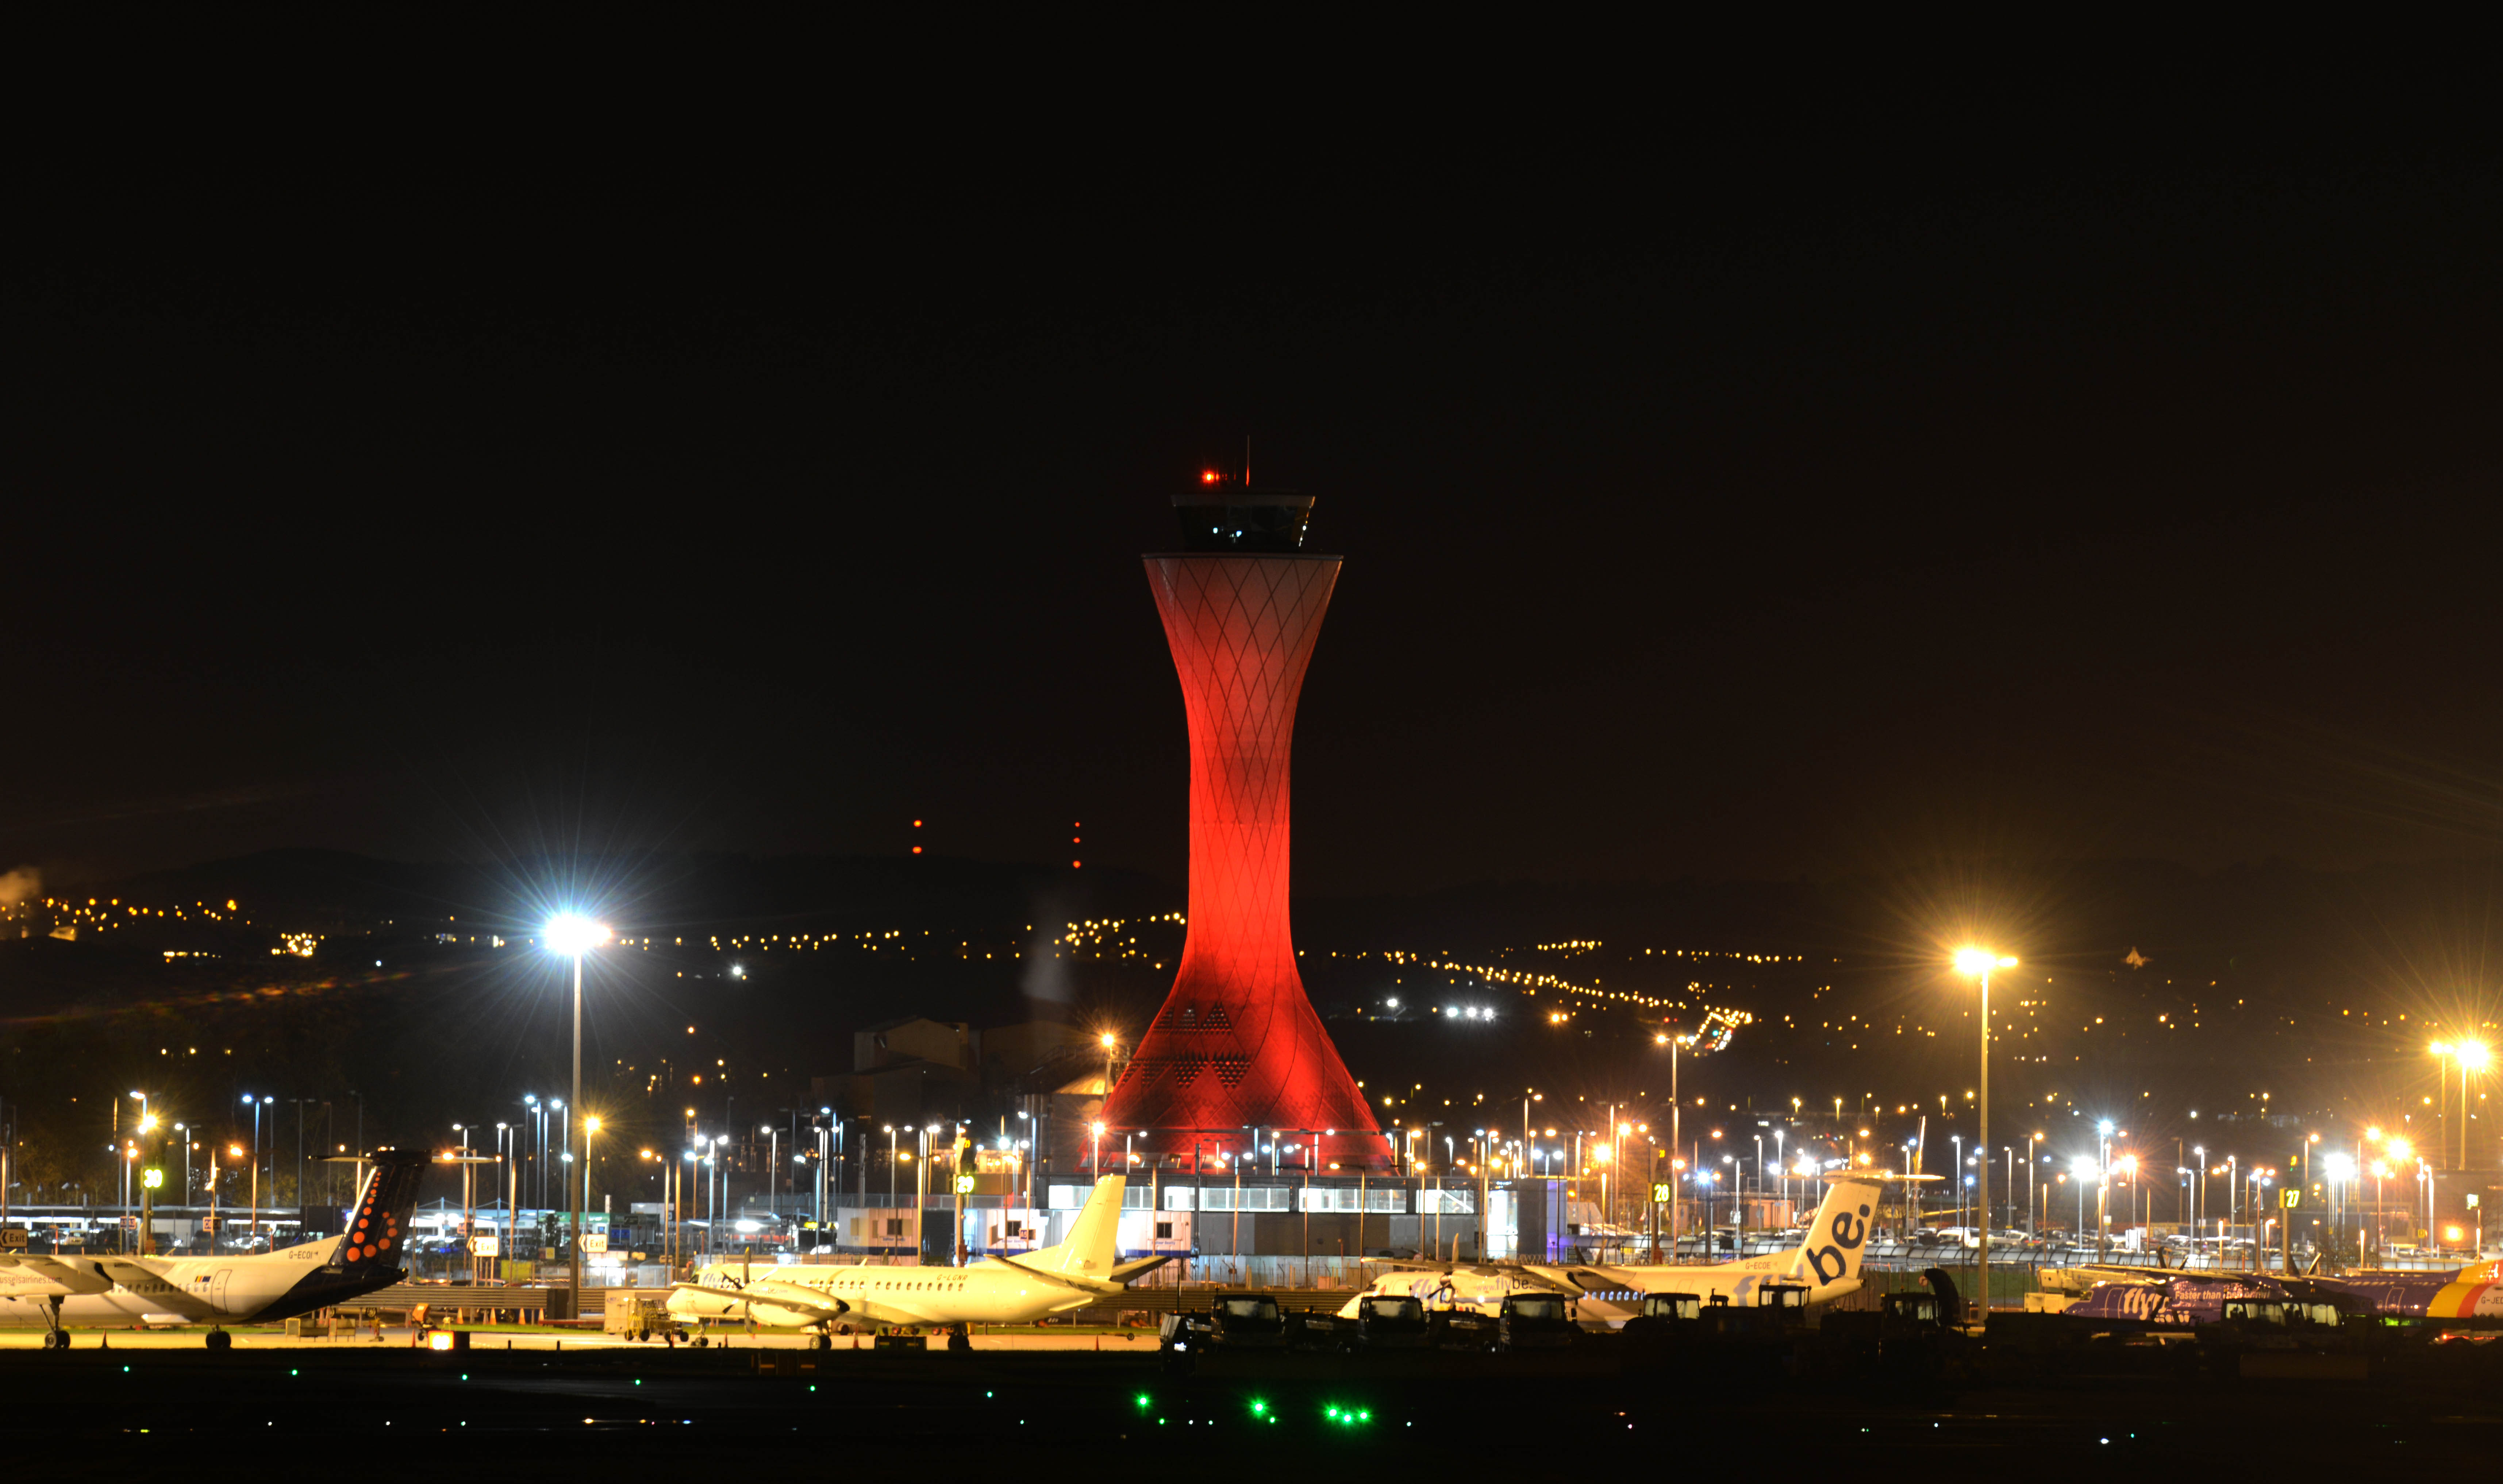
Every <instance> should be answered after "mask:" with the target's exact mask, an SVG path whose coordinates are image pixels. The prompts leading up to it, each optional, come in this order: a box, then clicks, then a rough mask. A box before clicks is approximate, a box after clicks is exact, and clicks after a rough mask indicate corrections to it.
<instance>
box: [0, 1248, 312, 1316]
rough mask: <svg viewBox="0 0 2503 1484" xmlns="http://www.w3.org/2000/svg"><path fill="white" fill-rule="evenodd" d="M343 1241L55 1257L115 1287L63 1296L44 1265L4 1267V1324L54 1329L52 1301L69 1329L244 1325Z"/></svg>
mask: <svg viewBox="0 0 2503 1484" xmlns="http://www.w3.org/2000/svg"><path fill="white" fill-rule="evenodd" d="M340 1240H341V1239H340V1238H338V1237H335V1236H326V1237H322V1238H320V1239H318V1240H315V1241H310V1242H306V1243H304V1244H303V1245H302V1246H300V1247H290V1248H287V1249H286V1250H285V1251H282V1252H271V1253H261V1254H256V1255H253V1256H249V1257H209V1258H149V1259H147V1260H146V1261H145V1263H144V1264H143V1263H141V1262H137V1261H134V1260H132V1259H130V1258H127V1257H120V1256H97V1257H84V1256H71V1257H61V1258H56V1259H53V1260H52V1261H53V1262H55V1263H58V1264H60V1265H64V1266H67V1267H69V1268H71V1269H73V1270H74V1271H75V1272H76V1273H77V1274H79V1275H80V1276H81V1277H82V1278H83V1279H85V1280H86V1281H88V1282H91V1283H93V1284H95V1285H98V1286H102V1285H105V1284H110V1285H111V1286H110V1287H103V1288H102V1291H101V1292H96V1293H72V1294H62V1293H61V1292H60V1285H59V1284H58V1283H57V1281H56V1280H54V1279H52V1278H51V1277H49V1276H48V1275H47V1274H46V1273H45V1272H44V1271H42V1270H41V1269H38V1268H35V1267H31V1266H24V1265H0V1326H5V1327H7V1328H11V1329H47V1328H50V1327H51V1323H52V1317H51V1305H52V1300H53V1299H54V1298H58V1299H59V1300H60V1311H59V1320H60V1323H61V1324H63V1325H66V1326H80V1325H128V1324H242V1323H246V1322H248V1321H250V1320H251V1319H252V1318H253V1317H254V1316H255V1315H257V1314H259V1313H261V1312H262V1311H263V1310H265V1309H268V1308H270V1307H271V1306H272V1305H274V1304H276V1303H278V1302H279V1300H280V1299H284V1298H286V1297H287V1296H288V1295H289V1294H290V1293H291V1292H293V1291H294V1290H295V1288H296V1287H297V1286H298V1285H299V1284H301V1283H303V1282H304V1280H305V1278H306V1276H307V1275H308V1274H310V1273H312V1272H313V1271H314V1270H315V1269H317V1268H319V1267H321V1266H322V1265H324V1264H325V1263H327V1262H328V1261H329V1260H330V1254H331V1253H332V1251H334V1250H335V1249H336V1248H337V1247H338V1245H339V1242H340Z"/></svg>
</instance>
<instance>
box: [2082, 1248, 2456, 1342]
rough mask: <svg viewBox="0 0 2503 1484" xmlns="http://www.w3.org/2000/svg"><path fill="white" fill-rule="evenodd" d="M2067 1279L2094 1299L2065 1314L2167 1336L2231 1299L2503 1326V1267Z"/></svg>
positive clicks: (2105, 1274) (2101, 1273) (2219, 1310)
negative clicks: (2141, 1327) (2163, 1332)
mask: <svg viewBox="0 0 2503 1484" xmlns="http://www.w3.org/2000/svg"><path fill="white" fill-rule="evenodd" d="M2062 1276H2063V1277H2064V1278H2065V1280H2066V1282H2067V1284H2068V1285H2069V1286H2070V1287H2071V1289H2072V1291H2073V1292H2074V1288H2075V1287H2076V1286H2078V1285H2080V1284H2082V1285H2085V1287H2086V1292H2085V1294H2084V1295H2083V1296H2082V1297H2079V1298H2077V1299H2074V1301H2071V1302H2067V1303H2063V1304H2061V1305H2060V1306H2059V1312H2061V1313H2064V1314H2070V1315H2074V1316H2075V1317H2077V1318H2079V1319H2114V1320H2128V1321H2132V1322H2135V1323H2139V1324H2146V1325H2152V1326H2157V1327H2159V1328H2160V1327H2179V1328H2187V1327H2191V1326H2196V1325H2203V1324H2213V1323H2215V1322H2216V1321H2217V1320H2218V1319H2220V1318H2222V1317H2223V1315H2224V1308H2225V1300H2226V1299H2274V1300H2278V1301H2280V1302H2284V1303H2289V1304H2297V1305H2303V1306H2307V1307H2310V1306H2317V1307H2319V1308H2321V1309H2323V1310H2326V1311H2327V1312H2329V1313H2331V1314H2333V1315H2334V1314H2341V1313H2346V1314H2378V1315H2384V1316H2391V1317H2404V1318H2415V1319H2468V1320H2483V1321H2486V1322H2487V1323H2488V1324H2491V1323H2492V1322H2494V1321H2496V1320H2503V1261H2488V1262H2484V1263H2472V1264H2469V1265H2467V1266H2465V1267H2459V1268H2454V1269H2452V1270H2449V1271H2444V1270H2439V1269H2437V1270H2433V1271H2427V1272H2406V1271H2385V1270H2371V1271H2365V1272H2357V1273H2348V1274H2344V1275H2341V1276H2337V1277H2304V1276H2296V1275H2292V1274H2280V1273H2263V1272H2251V1273H2236V1272H2182V1271H2180V1270H2178V1269H2157V1270H2153V1271H2150V1270H2148V1269H2145V1268H2120V1267H2091V1266H2089V1267H2074V1268H2070V1269H2068V1270H2067V1272H2066V1273H2064V1274H2063V1275H2062Z"/></svg>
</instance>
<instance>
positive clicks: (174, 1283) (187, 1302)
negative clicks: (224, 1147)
mask: <svg viewBox="0 0 2503 1484" xmlns="http://www.w3.org/2000/svg"><path fill="white" fill-rule="evenodd" d="M373 1158H374V1172H373V1175H372V1177H371V1178H369V1179H368V1180H367V1181H366V1182H365V1193H364V1197H363V1198H361V1199H360V1200H359V1201H358V1202H357V1208H356V1214H355V1215H353V1216H351V1217H350V1218H349V1219H348V1230H347V1231H345V1232H344V1233H342V1234H340V1235H338V1236H326V1237H321V1238H318V1239H316V1240H314V1241H310V1242H305V1243H303V1244H302V1245H300V1246H295V1247H289V1248H286V1249H285V1250H283V1251H279V1252H272V1253H266V1254H262V1255H260V1256H256V1257H231V1256H228V1257H205V1258H160V1257H128V1256H107V1255H96V1256H87V1255H83V1254H82V1255H72V1254H62V1255H60V1256H57V1257H48V1256H45V1255H43V1254H40V1253H9V1254H0V1326H9V1327H13V1328H30V1327H32V1326H35V1325H43V1326H45V1327H46V1328H45V1333H44V1348H45V1349H47V1350H66V1349H68V1348H69V1342H70V1337H69V1333H68V1332H67V1329H66V1328H65V1327H66V1326H79V1325H86V1326H93V1325H110V1326H113V1327H114V1328H117V1329H120V1328H125V1327H127V1326H130V1325H133V1324H148V1325H210V1326H213V1327H214V1326H223V1325H229V1324H268V1323H270V1322H272V1321H274V1320H280V1319H286V1318H288V1317H290V1316H291V1315H295V1314H306V1313H310V1312H312V1311H313V1310H315V1309H319V1308H326V1307H328V1306H329V1305H331V1304H334V1303H339V1302H343V1301H345V1300H347V1299H354V1298H357V1297H359V1296H360V1295H363V1294H370V1293H372V1292H373V1291H374V1290H376V1289H378V1288H387V1287H389V1286H390V1285H392V1284H394V1283H397V1282H398V1281H400V1279H401V1278H402V1277H403V1276H404V1275H405V1273H404V1270H403V1269H402V1268H401V1266H400V1261H401V1258H402V1256H403V1254H404V1252H405V1250H406V1249H405V1242H406V1240H407V1238H406V1236H405V1234H404V1233H406V1231H408V1223H409V1214H410V1212H411V1211H413V1210H414V1209H415V1208H416V1205H417V1185H418V1181H419V1179H420V1178H421V1177H422V1176H423V1175H424V1174H425V1173H426V1165H427V1157H426V1155H425V1154H424V1153H422V1152H418V1151H413V1150H400V1149H384V1150H378V1151H376V1152H375V1154H374V1157H373ZM233 1343H234V1336H232V1335H230V1334H228V1333H226V1332H225V1331H224V1330H223V1329H221V1328H212V1329H211V1330H210V1331H209V1334H208V1347H209V1348H210V1349H212V1350H223V1349H225V1348H226V1347H228V1346H229V1345H231V1344H233Z"/></svg>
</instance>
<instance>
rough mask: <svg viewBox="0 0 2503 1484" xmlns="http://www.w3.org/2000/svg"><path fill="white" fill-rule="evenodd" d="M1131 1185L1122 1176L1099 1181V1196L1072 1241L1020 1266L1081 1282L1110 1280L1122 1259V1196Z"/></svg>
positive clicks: (1088, 1203)
mask: <svg viewBox="0 0 2503 1484" xmlns="http://www.w3.org/2000/svg"><path fill="white" fill-rule="evenodd" d="M1128 1185H1129V1180H1128V1178H1127V1177H1125V1176H1122V1175H1106V1176H1105V1177H1104V1178H1103V1179H1101V1180H1098V1181H1096V1182H1095V1194H1093V1195H1092V1196H1089V1197H1086V1208H1085V1209H1084V1210H1082V1211H1080V1212H1079V1213H1078V1220H1077V1222H1076V1223H1075V1224H1074V1225H1072V1226H1071V1227H1070V1229H1069V1240H1067V1241H1065V1242H1062V1243H1061V1244H1060V1245H1059V1246H1057V1247H1046V1248H1044V1249H1042V1250H1041V1251H1039V1252H1035V1253H1031V1254H1029V1255H1027V1256H1026V1257H1023V1258H1020V1259H1018V1264H1017V1265H1019V1266H1021V1267H1032V1268H1035V1269H1037V1270H1039V1271H1042V1272H1056V1273H1067V1274H1069V1275H1070V1276H1072V1277H1080V1278H1103V1277H1108V1276H1110V1275H1111V1274H1112V1271H1113V1265H1114V1262H1115V1261H1116V1260H1117V1259H1118V1258H1119V1256H1120V1253H1119V1251H1118V1238H1119V1237H1120V1234H1121V1193H1122V1191H1123V1190H1124V1189H1126V1188H1127V1187H1128Z"/></svg>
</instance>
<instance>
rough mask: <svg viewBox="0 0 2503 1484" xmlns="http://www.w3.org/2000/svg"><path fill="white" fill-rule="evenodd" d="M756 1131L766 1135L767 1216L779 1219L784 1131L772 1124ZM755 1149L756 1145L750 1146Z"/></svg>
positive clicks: (760, 1125) (761, 1125) (759, 1127)
mask: <svg viewBox="0 0 2503 1484" xmlns="http://www.w3.org/2000/svg"><path fill="white" fill-rule="evenodd" d="M756 1131H757V1132H759V1133H761V1134H764V1135H765V1214H767V1215H768V1216H772V1217H779V1216H780V1214H781V1202H782V1130H779V1129H776V1128H774V1127H773V1126H772V1125H771V1124H759V1125H757V1126H756ZM748 1147H749V1148H751V1149H752V1148H754V1147H755V1146H754V1145H752V1144H751V1145H749V1146H748Z"/></svg>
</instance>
